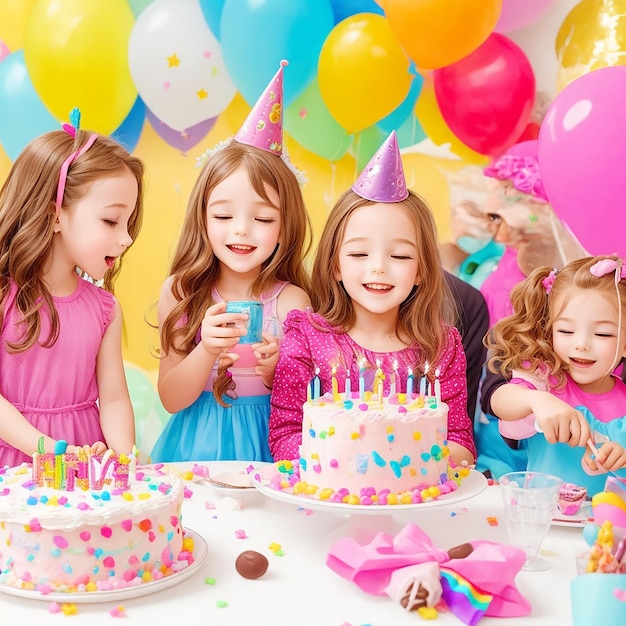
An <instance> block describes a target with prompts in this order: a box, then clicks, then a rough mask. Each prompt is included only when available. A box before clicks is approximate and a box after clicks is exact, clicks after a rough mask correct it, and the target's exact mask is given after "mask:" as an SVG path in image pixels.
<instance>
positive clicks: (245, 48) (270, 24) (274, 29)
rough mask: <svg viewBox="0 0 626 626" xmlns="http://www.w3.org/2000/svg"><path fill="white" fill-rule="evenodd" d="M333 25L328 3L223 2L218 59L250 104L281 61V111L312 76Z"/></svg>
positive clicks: (322, 0) (323, 0) (278, 0)
mask: <svg viewBox="0 0 626 626" xmlns="http://www.w3.org/2000/svg"><path fill="white" fill-rule="evenodd" d="M333 26H334V19H333V11H332V8H331V6H330V0H316V1H315V2H311V0H289V2H284V0H226V2H225V4H224V9H223V11H222V21H221V23H220V41H221V46H222V57H223V59H224V64H225V65H226V69H227V70H228V74H229V76H230V78H231V79H232V81H233V83H234V84H235V86H236V87H237V89H238V90H239V92H240V93H241V95H242V96H243V97H244V99H245V100H246V102H247V103H248V104H250V105H254V103H255V102H256V101H257V99H258V97H259V96H260V95H261V94H262V93H263V91H264V90H265V88H266V87H267V85H268V83H269V81H270V80H271V78H272V76H274V74H276V72H277V70H278V67H279V64H280V61H281V60H282V59H286V60H287V61H289V65H288V67H286V68H285V79H284V99H283V107H286V106H288V105H289V104H291V103H292V102H293V101H294V100H295V99H296V98H297V97H298V96H299V95H300V94H301V93H302V92H303V91H304V90H305V89H306V87H307V86H308V85H309V83H310V82H311V81H312V80H313V79H314V78H315V77H316V76H317V59H318V57H319V54H320V51H321V49H322V46H323V44H324V41H325V40H326V37H327V36H328V33H329V32H330V31H331V30H332V28H333Z"/></svg>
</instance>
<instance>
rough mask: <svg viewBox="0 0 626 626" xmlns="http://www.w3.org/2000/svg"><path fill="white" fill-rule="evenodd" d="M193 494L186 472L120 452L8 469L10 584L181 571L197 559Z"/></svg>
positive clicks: (0, 476) (50, 458)
mask: <svg viewBox="0 0 626 626" xmlns="http://www.w3.org/2000/svg"><path fill="white" fill-rule="evenodd" d="M58 443H64V442H58ZM183 497H184V485H183V481H182V479H181V478H179V477H176V476H173V475H171V474H170V473H168V472H166V471H163V469H161V468H159V466H138V465H136V459H135V455H117V454H115V453H114V452H113V451H111V450H108V451H107V452H106V453H105V454H104V455H99V456H91V455H89V454H88V453H87V452H84V451H82V450H80V451H79V453H78V454H70V453H65V452H63V451H62V450H56V451H55V453H50V454H35V455H34V456H33V462H32V464H27V463H23V464H22V465H20V466H18V467H13V468H8V469H0V584H6V585H10V586H14V587H19V588H22V589H32V590H36V591H39V592H41V593H44V594H45V593H49V592H52V591H54V592H81V591H109V590H112V589H122V588H126V587H130V586H135V585H138V584H141V583H143V582H150V581H153V580H158V579H160V578H163V577H165V576H168V575H171V574H173V573H175V572H177V571H180V570H182V569H184V568H185V567H187V566H188V565H190V564H191V563H192V562H193V540H192V538H191V537H185V536H184V531H183V528H182V526H181V507H182V502H183Z"/></svg>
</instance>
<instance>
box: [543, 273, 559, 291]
mask: <svg viewBox="0 0 626 626" xmlns="http://www.w3.org/2000/svg"><path fill="white" fill-rule="evenodd" d="M557 271H558V270H557V269H556V268H555V269H553V270H552V271H551V272H550V273H549V274H548V275H547V276H546V277H545V278H544V279H543V280H542V281H541V284H542V285H543V287H544V289H545V290H546V293H548V294H549V293H550V292H551V291H552V285H554V281H555V280H556V273H557Z"/></svg>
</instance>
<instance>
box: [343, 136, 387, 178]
mask: <svg viewBox="0 0 626 626" xmlns="http://www.w3.org/2000/svg"><path fill="white" fill-rule="evenodd" d="M386 138H387V133H385V131H383V130H381V129H380V128H378V126H376V125H374V126H370V127H369V128H366V129H365V130H362V131H361V132H360V133H357V134H356V135H355V137H354V141H353V142H352V149H351V152H352V154H353V156H354V158H355V159H356V167H357V170H358V171H359V172H361V171H362V170H363V169H364V168H365V166H366V165H367V164H368V163H369V162H370V159H371V158H372V157H373V156H374V155H375V154H376V151H377V150H378V148H380V146H381V145H382V143H383V141H385V139H386Z"/></svg>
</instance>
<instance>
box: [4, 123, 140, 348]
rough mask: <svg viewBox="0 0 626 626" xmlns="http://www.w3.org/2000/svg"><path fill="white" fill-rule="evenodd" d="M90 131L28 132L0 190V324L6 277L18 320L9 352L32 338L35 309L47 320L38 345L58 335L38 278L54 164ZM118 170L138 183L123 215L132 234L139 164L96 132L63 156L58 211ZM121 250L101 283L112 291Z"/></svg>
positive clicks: (49, 229) (50, 222) (52, 212)
mask: <svg viewBox="0 0 626 626" xmlns="http://www.w3.org/2000/svg"><path fill="white" fill-rule="evenodd" d="M91 135H92V133H91V132H89V131H84V130H79V131H77V132H76V136H75V137H72V135H70V134H68V133H67V132H65V131H62V130H58V131H52V132H49V133H46V134H44V135H42V136H40V137H38V138H37V139H34V140H33V141H31V142H30V143H29V144H28V145H27V146H26V147H25V148H24V150H23V151H22V153H21V154H20V155H19V156H18V157H17V159H16V160H15V163H14V164H13V167H12V168H11V171H10V172H9V175H8V177H7V179H6V181H5V183H4V185H3V186H2V189H1V190H0V302H1V303H2V307H1V308H0V326H2V322H3V320H4V313H5V311H4V302H5V300H6V296H7V294H8V292H9V289H10V285H11V281H13V282H14V283H15V284H16V286H17V294H16V298H15V303H16V307H17V310H18V311H19V313H20V315H21V316H22V321H23V325H24V333H23V336H22V338H21V339H20V341H19V342H17V343H15V344H12V343H9V344H7V345H6V346H4V348H5V349H6V350H8V351H9V352H11V353H18V352H24V351H25V350H28V349H29V348H30V347H31V346H33V345H34V344H35V343H36V342H37V341H39V339H40V337H39V335H40V333H41V319H40V311H41V310H42V308H45V309H46V310H47V311H49V314H50V323H51V330H50V336H49V337H47V338H46V339H45V340H43V342H42V345H43V346H44V347H50V346H52V345H53V344H54V343H55V342H56V340H57V338H58V336H59V318H58V314H57V311H56V308H55V306H54V301H53V299H52V296H51V294H50V292H49V291H48V289H47V288H46V285H45V283H44V281H43V271H44V268H45V267H46V263H47V262H48V260H49V257H50V254H51V250H52V238H53V236H54V230H53V229H54V223H55V219H56V205H55V202H56V194H57V184H58V182H59V175H60V171H61V165H62V164H63V162H64V161H65V159H67V157H68V156H70V155H71V154H72V153H74V152H76V151H77V150H79V149H80V148H81V147H82V146H83V145H85V143H86V142H87V140H88V139H89V137H91ZM126 170H128V171H130V172H131V173H132V174H133V176H134V177H135V179H136V180H137V186H138V195H137V202H136V204H135V208H134V211H133V213H132V215H131V217H130V219H129V222H128V234H129V235H130V237H131V238H132V239H133V240H135V238H136V237H137V235H138V234H139V230H140V228H141V220H142V216H143V176H144V166H143V163H142V162H141V161H140V160H139V159H138V158H137V157H134V156H132V155H130V154H129V153H128V152H127V151H126V150H125V149H124V148H123V147H122V146H121V145H120V144H119V143H117V142H116V141H114V140H113V139H110V138H109V137H103V136H98V138H97V139H96V141H95V142H94V143H93V145H92V146H91V147H90V148H89V149H88V150H87V151H86V152H85V153H84V154H81V155H80V156H78V157H77V158H76V159H74V160H73V161H72V162H71V164H70V166H69V170H68V173H67V180H66V183H65V192H64V195H63V205H62V207H61V209H60V210H61V211H66V210H69V209H70V208H71V207H72V206H74V205H75V204H76V203H77V202H79V201H80V200H81V199H82V198H83V197H84V196H85V195H86V194H87V192H88V190H89V188H90V187H91V185H92V184H93V183H94V182H96V181H99V180H102V179H107V178H112V177H116V176H119V175H120V174H123V173H124V172H125V171H126ZM129 247H130V246H129ZM127 251H128V249H126V250H125V251H124V252H123V253H122V254H121V255H120V257H118V259H117V260H116V262H115V264H114V266H113V267H111V268H110V269H108V270H107V272H106V273H105V275H104V282H103V286H104V288H105V289H107V290H108V291H111V292H113V285H114V283H115V278H116V277H117V275H118V274H119V272H120V270H121V266H122V259H123V257H124V255H125V254H126V252H127Z"/></svg>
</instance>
